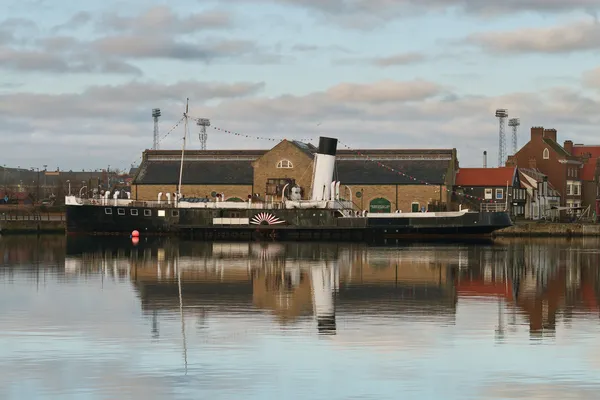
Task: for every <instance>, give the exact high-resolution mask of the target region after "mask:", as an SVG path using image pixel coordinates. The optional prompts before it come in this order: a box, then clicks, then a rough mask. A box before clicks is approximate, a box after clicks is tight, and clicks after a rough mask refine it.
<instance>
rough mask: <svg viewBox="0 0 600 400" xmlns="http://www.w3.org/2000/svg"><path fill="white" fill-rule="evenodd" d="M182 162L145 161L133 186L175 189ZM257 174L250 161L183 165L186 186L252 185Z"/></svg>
mask: <svg viewBox="0 0 600 400" xmlns="http://www.w3.org/2000/svg"><path fill="white" fill-rule="evenodd" d="M180 165H181V162H180V161H178V160H169V161H145V162H144V163H143V164H142V166H141V167H140V170H139V172H138V175H137V176H136V177H135V180H134V182H133V183H134V184H141V185H144V184H145V185H176V184H177V183H178V182H179V168H180ZM253 176H254V171H253V169H252V164H251V161H249V160H202V161H200V162H198V161H188V162H184V163H183V175H182V178H181V181H182V184H184V185H252V182H253Z"/></svg>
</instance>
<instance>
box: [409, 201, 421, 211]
mask: <svg viewBox="0 0 600 400" xmlns="http://www.w3.org/2000/svg"><path fill="white" fill-rule="evenodd" d="M411 211H412V212H419V203H412V205H411Z"/></svg>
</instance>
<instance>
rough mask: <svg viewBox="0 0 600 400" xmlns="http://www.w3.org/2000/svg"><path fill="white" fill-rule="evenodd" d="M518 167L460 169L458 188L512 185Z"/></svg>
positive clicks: (457, 175) (457, 176) (457, 181)
mask: <svg viewBox="0 0 600 400" xmlns="http://www.w3.org/2000/svg"><path fill="white" fill-rule="evenodd" d="M515 170H516V167H500V168H460V169H459V170H458V173H457V174H456V186H506V183H507V182H508V184H509V185H512V181H513V177H514V176H515Z"/></svg>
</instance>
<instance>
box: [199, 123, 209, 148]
mask: <svg viewBox="0 0 600 400" xmlns="http://www.w3.org/2000/svg"><path fill="white" fill-rule="evenodd" d="M196 125H198V126H199V127H200V134H199V137H200V149H201V150H206V142H207V141H208V134H207V133H206V128H207V127H209V126H210V120H209V119H208V118H198V119H197V120H196Z"/></svg>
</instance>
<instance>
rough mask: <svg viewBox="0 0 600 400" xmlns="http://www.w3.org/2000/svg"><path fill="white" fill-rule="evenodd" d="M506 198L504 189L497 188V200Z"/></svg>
mask: <svg viewBox="0 0 600 400" xmlns="http://www.w3.org/2000/svg"><path fill="white" fill-rule="evenodd" d="M503 198H504V189H496V200H502V199H503Z"/></svg>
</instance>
